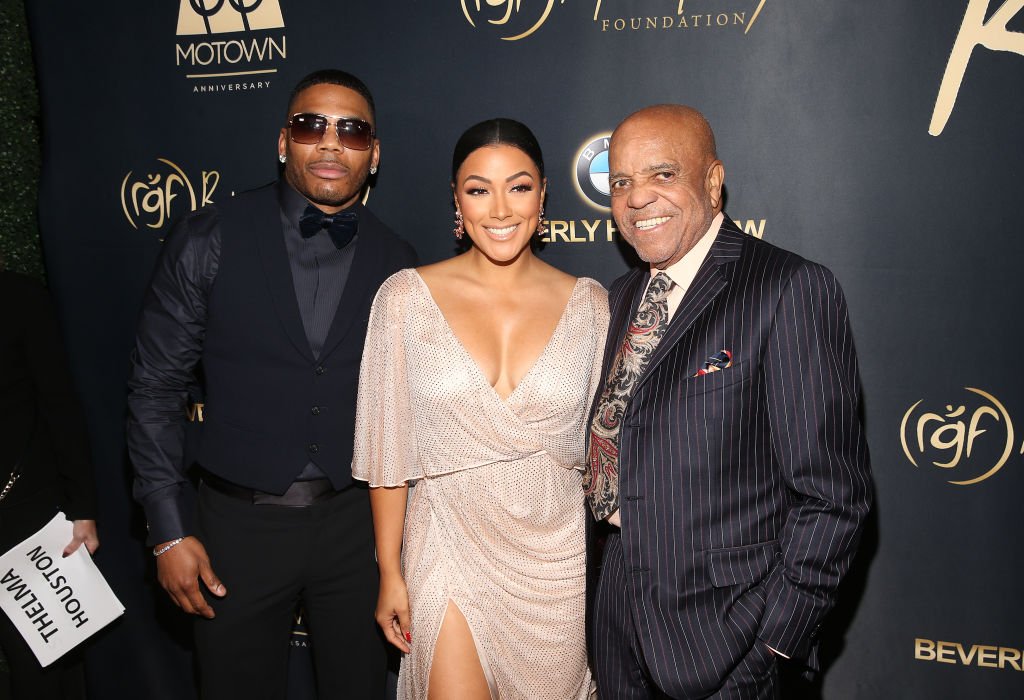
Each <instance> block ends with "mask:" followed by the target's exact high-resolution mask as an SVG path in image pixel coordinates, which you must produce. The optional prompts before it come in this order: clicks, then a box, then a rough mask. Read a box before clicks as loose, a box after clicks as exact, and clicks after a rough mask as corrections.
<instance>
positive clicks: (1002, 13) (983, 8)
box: [928, 0, 1024, 136]
mask: <svg viewBox="0 0 1024 700" xmlns="http://www.w3.org/2000/svg"><path fill="white" fill-rule="evenodd" d="M991 4H992V0H970V2H968V4H967V11H966V12H965V13H964V21H963V24H961V25H960V31H959V32H958V33H957V35H956V41H955V42H954V43H953V50H952V51H951V52H950V54H949V62H948V63H947V64H946V72H945V73H944V74H943V76H942V83H941V84H940V85H939V95H938V97H937V98H936V99H935V109H934V110H933V111H932V121H931V123H930V124H929V125H928V133H929V134H931V135H932V136H938V135H939V134H941V133H942V130H943V129H945V128H946V123H947V122H948V121H949V117H950V115H951V114H952V113H953V107H954V106H955V105H956V98H957V95H959V94H960V86H961V85H962V84H963V82H964V76H965V75H966V74H967V64H968V63H970V62H971V56H972V55H973V54H974V49H976V48H977V47H978V46H984V47H985V48H986V49H990V50H992V51H1007V52H1009V53H1015V54H1017V55H1019V56H1024V33H1022V32H1013V31H1010V30H1009V29H1007V25H1008V24H1009V23H1010V20H1012V19H1013V18H1014V17H1016V16H1017V14H1018V13H1020V11H1021V9H1022V8H1024V0H1004V1H1003V4H1002V5H1000V6H999V8H998V9H997V10H996V11H995V12H993V13H992V16H991V17H989V18H988V19H987V20H986V19H985V16H986V15H987V14H988V10H989V6H990V5H991Z"/></svg>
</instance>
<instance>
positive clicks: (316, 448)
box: [306, 442, 320, 455]
mask: <svg viewBox="0 0 1024 700" xmlns="http://www.w3.org/2000/svg"><path fill="white" fill-rule="evenodd" d="M306 449H307V450H309V453H310V454H312V455H315V454H316V453H317V452H319V451H320V445H318V444H316V443H315V442H311V443H309V446H308V447H307V448H306Z"/></svg>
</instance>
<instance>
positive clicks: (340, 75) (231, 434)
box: [128, 70, 415, 699]
mask: <svg viewBox="0 0 1024 700" xmlns="http://www.w3.org/2000/svg"><path fill="white" fill-rule="evenodd" d="M375 123H376V119H375V113H374V104H373V98H372V96H371V95H370V92H369V90H368V89H367V88H366V86H365V85H364V84H363V83H362V82H361V81H360V80H359V79H358V78H355V77H354V76H352V75H350V74H348V73H344V72H342V71H337V70H324V71H318V72H316V73H313V74H311V75H309V76H306V77H305V78H303V79H302V80H301V81H300V82H299V83H298V85H297V86H296V87H295V89H294V90H293V91H292V95H291V99H290V100H289V105H288V112H287V115H286V118H285V120H284V125H283V127H282V129H281V132H280V136H279V137H278V144H277V147H278V159H279V161H280V163H281V164H282V166H283V167H282V175H283V176H282V178H281V179H280V180H279V181H278V182H276V183H274V184H271V185H268V186H265V187H263V188H260V189H257V190H253V191H251V192H247V193H243V194H240V195H238V196H237V197H234V198H232V199H229V200H227V201H224V202H219V203H218V204H216V205H212V206H209V207H206V208H204V209H201V210H199V211H196V212H193V213H191V214H189V215H188V216H186V217H185V218H184V219H183V220H182V221H181V222H179V223H178V224H177V225H176V227H175V229H174V230H173V231H172V233H171V235H170V236H168V238H167V240H166V242H165V244H164V249H163V251H162V255H161V258H160V261H159V263H158V265H157V269H156V272H155V275H154V278H153V281H152V284H151V287H150V290H149V293H148V294H147V297H146V300H145V303H144V307H143V311H142V315H141V317H140V322H139V329H138V336H137V341H136V348H135V351H134V353H133V357H132V359H133V371H132V377H131V380H130V391H131V393H130V396H129V421H128V445H129V450H130V452H131V456H132V461H133V463H134V466H135V470H136V479H135V495H136V498H137V499H138V500H139V501H140V503H142V505H143V507H144V509H145V511H146V516H147V519H148V522H149V529H150V537H149V544H151V545H153V554H154V555H155V556H156V562H157V571H158V578H159V581H160V584H161V585H162V586H163V587H164V589H165V590H166V591H167V592H168V594H169V595H170V596H171V599H172V600H173V601H174V602H175V604H176V605H178V606H179V607H180V608H182V610H184V611H185V612H187V613H191V614H194V615H197V616H199V619H197V621H196V630H195V632H196V650H197V653H198V657H199V666H200V678H201V680H200V685H201V689H202V695H203V697H204V698H214V699H219V698H279V697H284V696H285V693H286V683H287V678H286V676H287V662H288V646H289V637H290V631H291V626H292V615H293V612H294V610H295V606H296V604H297V603H298V602H300V601H301V603H302V605H303V606H304V608H305V610H306V613H307V620H306V622H307V625H308V627H309V628H310V631H311V633H312V639H313V642H312V648H313V653H314V662H315V665H316V671H317V686H318V691H319V696H320V697H323V698H342V697H351V698H378V697H381V696H382V694H383V690H384V681H385V675H386V671H385V665H386V661H385V652H384V648H383V645H382V643H381V640H380V638H379V635H378V634H377V630H376V626H375V623H374V617H373V609H374V605H375V602H376V592H377V568H376V563H375V560H374V550H373V534H372V521H371V515H370V511H369V501H368V495H367V492H366V489H365V488H363V487H361V486H357V485H354V484H353V482H352V477H351V470H350V464H351V460H352V437H353V430H354V421H355V398H356V397H355V394H356V386H357V383H358V374H359V362H360V356H361V353H362V348H363V343H364V340H365V335H366V322H367V318H368V316H369V309H370V304H371V302H372V301H373V298H374V295H375V293H376V291H377V289H378V287H379V286H380V284H381V283H382V282H383V281H384V280H385V279H386V278H387V277H388V276H390V275H391V274H392V273H394V272H396V271H397V270H399V269H401V268H404V267H410V266H412V265H413V264H414V263H415V254H414V252H413V250H412V248H410V247H409V245H408V244H406V243H405V242H404V241H402V240H401V239H399V238H397V237H396V236H395V235H394V234H393V233H391V231H390V230H389V229H388V228H387V227H385V226H384V225H383V224H382V223H381V222H380V221H379V220H378V219H377V218H376V217H375V216H374V215H373V214H372V213H370V211H369V210H367V209H366V208H365V207H364V206H363V205H362V204H361V202H360V195H361V193H362V191H363V189H364V187H365V185H366V180H367V178H368V177H369V175H371V174H373V173H375V172H376V169H377V163H378V160H379V158H380V144H379V141H378V140H377V137H376V132H375V126H374V125H375ZM198 364H201V365H202V370H203V372H202V374H203V377H204V380H205V382H204V390H205V395H204V399H205V409H204V420H203V424H202V435H201V438H200V439H199V441H198V448H197V452H196V458H195V462H196V465H197V466H198V472H199V475H200V479H201V484H200V487H199V490H198V496H197V494H196V492H195V489H194V488H193V486H192V484H191V482H190V481H189V479H188V477H187V476H186V474H185V470H186V468H188V467H189V464H188V462H190V461H191V459H186V457H185V453H186V449H185V444H184V443H185V425H184V419H185V415H186V409H185V402H186V399H187V397H188V395H189V394H190V392H191V391H193V387H194V386H195V379H194V377H195V368H196V366H197V365H198ZM197 501H198V503H196V502H197ZM193 513H194V514H195V515H193ZM204 589H205V590H204Z"/></svg>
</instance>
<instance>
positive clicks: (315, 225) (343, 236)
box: [299, 204, 359, 250]
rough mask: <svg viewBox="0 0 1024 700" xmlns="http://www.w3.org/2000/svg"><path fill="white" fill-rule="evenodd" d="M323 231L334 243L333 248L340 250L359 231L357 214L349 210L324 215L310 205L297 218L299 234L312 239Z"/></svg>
mask: <svg viewBox="0 0 1024 700" xmlns="http://www.w3.org/2000/svg"><path fill="white" fill-rule="evenodd" d="M324 229H326V230H327V233H328V235H329V236H330V237H331V240H332V241H334V246H335V247H336V248H338V249H339V250H341V249H342V248H344V247H345V246H347V245H348V244H349V243H351V242H352V239H353V238H355V235H356V231H358V230H359V214H357V213H355V212H354V211H351V210H348V211H339V212H338V213H337V214H324V213H323V212H322V211H320V210H319V209H317V208H316V207H314V206H313V205H312V204H310V205H309V206H308V207H306V211H304V212H303V213H302V217H301V218H299V232H300V233H301V234H302V237H303V238H312V237H313V236H315V235H316V234H318V233H319V232H320V231H323V230H324Z"/></svg>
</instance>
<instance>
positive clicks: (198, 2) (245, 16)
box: [178, 0, 284, 36]
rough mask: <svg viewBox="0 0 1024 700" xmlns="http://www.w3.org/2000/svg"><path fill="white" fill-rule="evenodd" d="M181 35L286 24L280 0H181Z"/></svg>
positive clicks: (225, 31)
mask: <svg viewBox="0 0 1024 700" xmlns="http://www.w3.org/2000/svg"><path fill="white" fill-rule="evenodd" d="M180 3H181V4H180V5H179V7H178V36H183V35H190V34H227V33H230V32H250V31H253V30H255V29H279V28H281V27H283V26H284V18H283V17H282V16H281V3H280V0H226V1H225V0H180Z"/></svg>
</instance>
